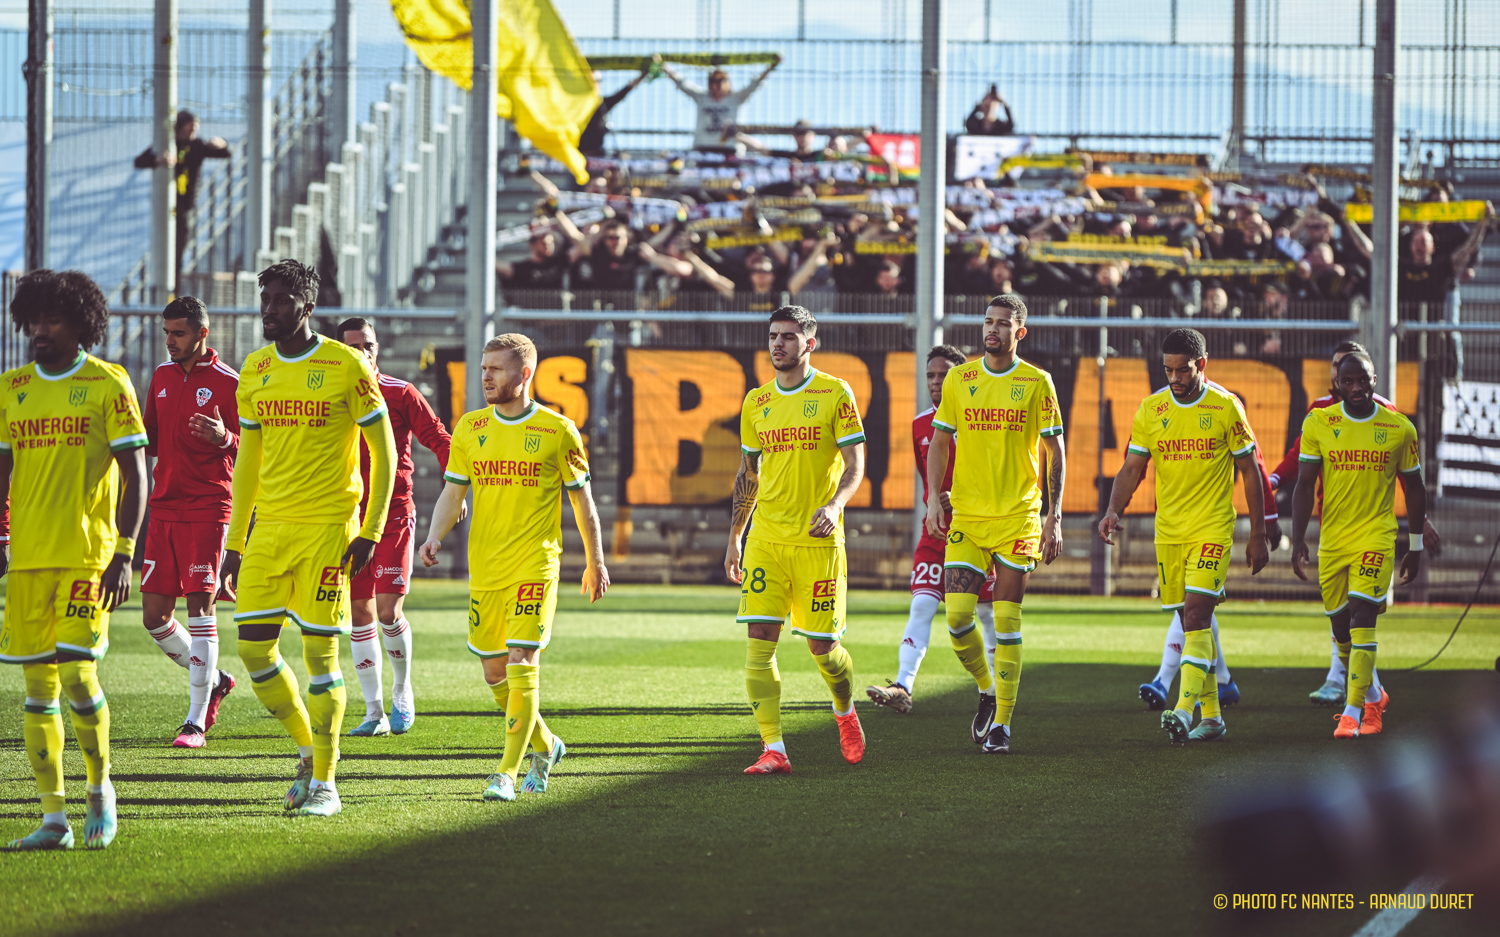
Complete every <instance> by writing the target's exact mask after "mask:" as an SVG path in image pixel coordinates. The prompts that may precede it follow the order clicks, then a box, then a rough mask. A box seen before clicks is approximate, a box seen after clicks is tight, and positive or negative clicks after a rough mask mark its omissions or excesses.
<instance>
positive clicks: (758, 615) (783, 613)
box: [735, 538, 849, 641]
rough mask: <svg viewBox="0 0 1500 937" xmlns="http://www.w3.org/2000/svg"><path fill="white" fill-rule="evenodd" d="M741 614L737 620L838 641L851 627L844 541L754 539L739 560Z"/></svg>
mask: <svg viewBox="0 0 1500 937" xmlns="http://www.w3.org/2000/svg"><path fill="white" fill-rule="evenodd" d="M740 565H741V567H742V568H743V569H744V571H745V579H744V581H743V582H741V583H740V613H739V615H738V616H737V617H736V618H735V621H738V622H742V623H745V624H749V623H752V622H775V623H776V624H778V625H781V626H782V627H785V626H786V624H787V621H788V619H790V621H791V626H792V634H800V635H801V636H802V637H804V638H816V639H817V640H819V641H837V640H838V639H840V638H842V637H843V636H844V631H845V630H846V629H847V628H848V627H849V622H848V620H847V618H846V612H845V603H846V602H847V600H848V592H849V576H848V566H847V564H846V561H845V558H844V546H843V544H838V545H836V546H827V547H803V546H792V545H791V544H786V543H767V542H766V541H764V540H756V539H754V538H751V540H750V541H749V542H748V543H747V544H745V558H744V561H743V562H742V563H741V564H740Z"/></svg>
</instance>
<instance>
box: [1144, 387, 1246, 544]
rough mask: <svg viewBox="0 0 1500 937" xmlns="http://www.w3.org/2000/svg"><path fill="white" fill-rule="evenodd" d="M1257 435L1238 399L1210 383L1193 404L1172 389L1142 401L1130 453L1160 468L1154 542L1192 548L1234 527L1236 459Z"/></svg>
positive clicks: (1166, 388)
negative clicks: (1199, 542)
mask: <svg viewBox="0 0 1500 937" xmlns="http://www.w3.org/2000/svg"><path fill="white" fill-rule="evenodd" d="M1254 450H1255V434H1254V433H1253V432H1252V431H1251V429H1250V421H1249V420H1248V419H1246V418H1245V408H1244V407H1242V406H1240V400H1239V398H1238V397H1236V396H1235V395H1234V394H1232V393H1230V392H1229V391H1227V390H1225V389H1224V388H1222V387H1220V386H1219V385H1218V384H1215V383H1214V382H1212V381H1204V382H1203V390H1202V392H1201V393H1199V394H1198V397H1197V399H1195V400H1193V401H1192V402H1191V403H1183V402H1182V401H1180V400H1178V399H1177V398H1176V397H1174V396H1172V388H1170V387H1163V388H1162V389H1161V390H1159V391H1157V392H1156V393H1154V394H1152V395H1151V396H1149V397H1147V398H1146V399H1145V400H1143V401H1141V408H1140V409H1139V410H1137V411H1136V414H1135V425H1134V426H1133V427H1131V430H1130V451H1131V452H1134V453H1137V454H1139V455H1143V456H1146V457H1148V458H1149V459H1150V460H1151V461H1152V463H1153V464H1154V465H1155V466H1156V508H1157V510H1156V542H1157V543H1189V542H1196V541H1198V540H1202V539H1203V538H1204V537H1206V536H1209V535H1210V534H1211V533H1213V532H1217V531H1220V530H1223V529H1224V528H1225V527H1233V526H1234V460H1235V459H1237V458H1239V457H1240V456H1243V455H1245V454H1246V453H1248V452H1253V451H1254Z"/></svg>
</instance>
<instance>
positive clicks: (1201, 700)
mask: <svg viewBox="0 0 1500 937" xmlns="http://www.w3.org/2000/svg"><path fill="white" fill-rule="evenodd" d="M1214 656H1215V657H1217V656H1218V648H1215V649H1214ZM1198 704H1199V705H1200V706H1202V707H1203V708H1202V710H1201V712H1202V715H1203V718H1204V719H1220V720H1222V719H1223V716H1221V715H1220V714H1219V673H1218V665H1217V664H1215V665H1213V666H1211V667H1209V668H1208V677H1207V679H1205V680H1204V681H1203V691H1202V692H1201V693H1199V694H1198Z"/></svg>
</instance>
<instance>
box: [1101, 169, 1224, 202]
mask: <svg viewBox="0 0 1500 937" xmlns="http://www.w3.org/2000/svg"><path fill="white" fill-rule="evenodd" d="M1083 184H1084V185H1086V186H1089V187H1090V188H1092V189H1095V190H1098V189H1136V188H1140V189H1165V190H1168V191H1173V192H1189V193H1192V194H1193V195H1195V196H1196V197H1197V199H1198V202H1199V203H1200V204H1202V206H1203V208H1204V210H1205V211H1206V210H1208V209H1209V208H1211V207H1212V206H1213V186H1211V185H1209V184H1208V182H1207V180H1205V179H1203V178H1201V177H1199V176H1155V175H1145V174H1141V173H1126V174H1123V175H1106V174H1104V173H1098V172H1091V173H1089V174H1088V175H1087V176H1084V177H1083Z"/></svg>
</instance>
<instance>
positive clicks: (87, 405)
mask: <svg viewBox="0 0 1500 937" xmlns="http://www.w3.org/2000/svg"><path fill="white" fill-rule="evenodd" d="M10 314H11V318H12V320H13V321H14V322H15V324H16V325H17V326H19V327H20V328H21V329H22V330H24V331H25V333H26V335H27V336H28V337H29V338H30V339H31V351H32V357H33V359H34V360H33V361H32V362H31V363H30V364H25V365H22V366H21V367H19V368H13V369H12V370H9V371H6V372H5V373H4V374H3V375H0V505H3V504H6V503H7V502H8V503H9V506H10V515H9V522H10V525H11V526H9V527H8V528H7V531H8V532H9V534H10V555H9V558H8V560H7V558H6V557H5V556H4V554H0V575H3V574H5V573H6V572H7V571H8V572H9V573H10V582H9V586H8V589H7V592H6V599H5V623H4V625H3V627H0V661H3V662H5V663H8V664H20V665H21V666H22V671H23V675H24V679H25V683H26V705H25V715H24V717H23V721H22V725H23V729H22V737H23V744H24V745H25V746H26V756H27V758H28V759H29V760H30V761H31V770H32V773H33V774H35V775H36V786H37V793H38V794H39V795H40V796H41V801H42V825H41V827H40V828H38V829H37V830H36V831H34V832H33V833H31V834H30V835H29V836H26V837H23V838H21V839H17V840H13V841H11V843H10V844H9V846H8V847H7V848H9V849H17V850H32V849H69V848H71V847H72V845H73V831H72V829H71V828H70V827H69V826H68V814H67V810H66V807H65V803H64V791H63V764H62V752H63V726H62V713H61V707H59V705H58V691H59V689H60V690H61V691H62V692H63V693H64V694H66V695H67V697H68V708H69V709H70V710H71V711H72V719H73V733H74V734H75V735H76V736H77V737H78V747H79V748H80V749H81V750H82V752H83V762H84V765H85V767H86V769H87V772H88V795H87V804H88V807H87V810H86V812H85V815H84V824H83V841H84V845H85V846H88V847H89V848H91V849H103V848H104V847H105V846H108V845H109V844H110V842H111V841H112V840H113V839H114V837H115V829H116V826H117V820H116V815H115V789H114V785H112V784H111V783H110V780H109V704H108V703H107V702H106V701H105V699H104V690H103V689H101V688H100V686H99V673H98V668H99V661H100V660H102V659H103V658H104V653H105V652H106V651H107V650H109V616H110V613H111V612H113V611H114V610H115V609H116V608H119V607H120V604H121V603H122V602H124V601H125V600H126V599H127V598H128V597H129V596H130V560H131V556H132V555H133V554H134V553H135V536H136V534H137V532H139V530H140V526H141V517H142V516H143V514H144V512H145V506H146V502H145V494H146V457H145V454H144V453H143V452H142V451H141V450H142V449H143V448H144V447H145V445H146V429H145V427H144V426H142V425H141V412H140V408H139V407H138V406H137V404H136V399H135V390H134V389H133V388H132V387H131V386H130V376H129V375H128V374H126V373H125V369H124V368H121V367H118V366H117V365H113V364H109V363H107V362H105V361H101V360H99V359H98V358H95V357H94V356H92V355H89V354H86V353H85V352H84V349H85V348H91V347H93V346H94V345H96V344H98V343H99V342H100V341H102V340H103V338H104V328H105V321H106V319H107V318H108V316H109V306H108V304H107V303H106V302H105V299H104V294H103V293H102V292H101V291H100V290H99V287H98V286H97V285H95V283H94V281H93V280H90V279H89V278H88V277H86V276H84V275H83V274H81V273H77V272H74V271H69V272H66V273H54V272H53V271H51V270H34V271H32V272H31V273H28V274H27V275H26V276H24V277H22V278H21V280H20V282H19V283H18V284H17V285H16V292H15V298H14V299H13V300H12V301H11V305H10ZM7 567H8V570H7Z"/></svg>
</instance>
